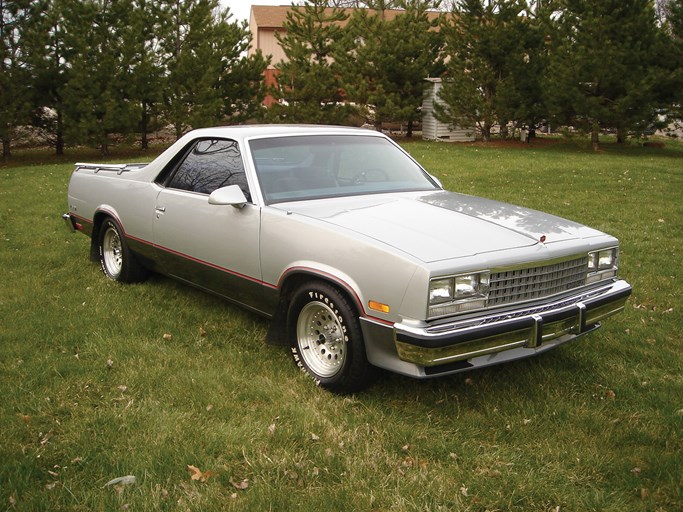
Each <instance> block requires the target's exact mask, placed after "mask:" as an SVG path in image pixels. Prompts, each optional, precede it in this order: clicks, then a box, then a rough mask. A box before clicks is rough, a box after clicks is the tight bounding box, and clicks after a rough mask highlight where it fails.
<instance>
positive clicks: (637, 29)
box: [546, 0, 660, 149]
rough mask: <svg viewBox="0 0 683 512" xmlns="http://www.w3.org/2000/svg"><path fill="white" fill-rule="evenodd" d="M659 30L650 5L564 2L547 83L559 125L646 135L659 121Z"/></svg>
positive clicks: (641, 1)
mask: <svg viewBox="0 0 683 512" xmlns="http://www.w3.org/2000/svg"><path fill="white" fill-rule="evenodd" d="M656 34H657V26H656V21H655V14H654V9H653V7H652V2H650V1H648V0H603V1H601V2H594V1H592V0H564V1H562V2H561V10H560V11H559V18H558V22H557V33H556V38H555V40H554V41H553V43H554V48H553V58H552V62H551V66H550V69H549V80H548V82H547V84H546V91H548V97H549V104H550V105H551V107H552V109H553V112H554V114H555V115H556V117H557V118H558V119H559V120H560V121H564V122H568V123H571V124H573V125H574V126H579V127H583V128H585V129H587V130H588V131H590V133H591V141H592V144H593V147H594V149H597V148H598V144H599V133H600V130H601V129H603V128H614V129H616V130H617V138H618V140H619V141H620V142H621V141H623V140H624V138H625V136H626V134H627V133H628V132H636V133H642V131H643V130H644V129H645V128H646V127H647V126H649V125H651V124H652V123H653V121H654V120H655V117H656V108H655V106H656V103H657V94H656V93H655V90H656V87H657V82H658V78H659V76H660V75H659V73H658V72H657V69H656V66H655V65H654V63H653V59H654V56H655V54H656V51H657V48H656V44H655V43H656Z"/></svg>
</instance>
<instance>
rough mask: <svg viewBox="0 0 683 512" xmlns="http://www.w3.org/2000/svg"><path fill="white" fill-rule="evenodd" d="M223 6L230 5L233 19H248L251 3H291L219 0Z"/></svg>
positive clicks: (282, 2) (288, 2) (281, 2)
mask: <svg viewBox="0 0 683 512" xmlns="http://www.w3.org/2000/svg"><path fill="white" fill-rule="evenodd" d="M220 1H221V5H222V6H223V7H230V12H231V13H232V15H233V17H234V19H235V20H238V21H241V20H247V22H248V21H249V13H250V12H251V6H252V5H291V4H292V2H291V0H220Z"/></svg>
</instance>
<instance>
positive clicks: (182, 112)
mask: <svg viewBox="0 0 683 512" xmlns="http://www.w3.org/2000/svg"><path fill="white" fill-rule="evenodd" d="M163 13H164V14H163V15H164V19H165V21H164V26H165V29H164V31H163V34H164V35H163V38H162V42H161V45H162V47H163V50H164V66H165V68H166V70H167V74H168V80H167V82H166V89H165V94H164V96H165V100H164V101H165V116H166V118H167V119H168V121H169V122H170V123H171V124H172V125H173V126H174V128H175V132H176V136H177V137H180V136H181V135H182V134H183V133H184V132H185V131H186V130H187V129H188V128H190V127H192V128H199V127H203V126H209V125H214V124H219V123H222V122H233V123H234V122H240V121H243V120H245V119H248V118H249V117H250V116H252V115H254V114H255V113H256V112H257V110H258V108H259V105H260V103H261V101H262V100H263V97H264V96H265V89H264V86H263V84H262V73H263V71H264V70H265V68H266V65H267V61H266V60H265V59H264V58H263V56H262V55H261V54H260V53H257V54H256V55H254V56H250V57H247V56H246V55H245V54H246V50H247V48H248V46H249V42H250V36H249V32H248V30H247V27H246V24H244V23H242V24H238V23H237V22H231V21H230V19H229V18H230V13H229V10H228V9H221V8H220V6H219V4H218V0H167V1H166V2H164V3H163Z"/></svg>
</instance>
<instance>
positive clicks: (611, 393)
mask: <svg viewBox="0 0 683 512" xmlns="http://www.w3.org/2000/svg"><path fill="white" fill-rule="evenodd" d="M605 396H606V397H607V398H609V399H612V400H613V399H615V398H616V397H617V395H616V393H614V391H612V390H611V389H608V390H607V391H605Z"/></svg>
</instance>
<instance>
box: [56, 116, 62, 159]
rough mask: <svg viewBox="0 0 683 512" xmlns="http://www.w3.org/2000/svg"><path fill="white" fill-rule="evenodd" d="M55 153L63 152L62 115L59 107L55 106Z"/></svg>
mask: <svg viewBox="0 0 683 512" xmlns="http://www.w3.org/2000/svg"><path fill="white" fill-rule="evenodd" d="M55 136H56V139H55V155H57V156H61V155H63V154H64V115H63V114H62V109H61V107H59V108H57V129H56V131H55Z"/></svg>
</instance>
